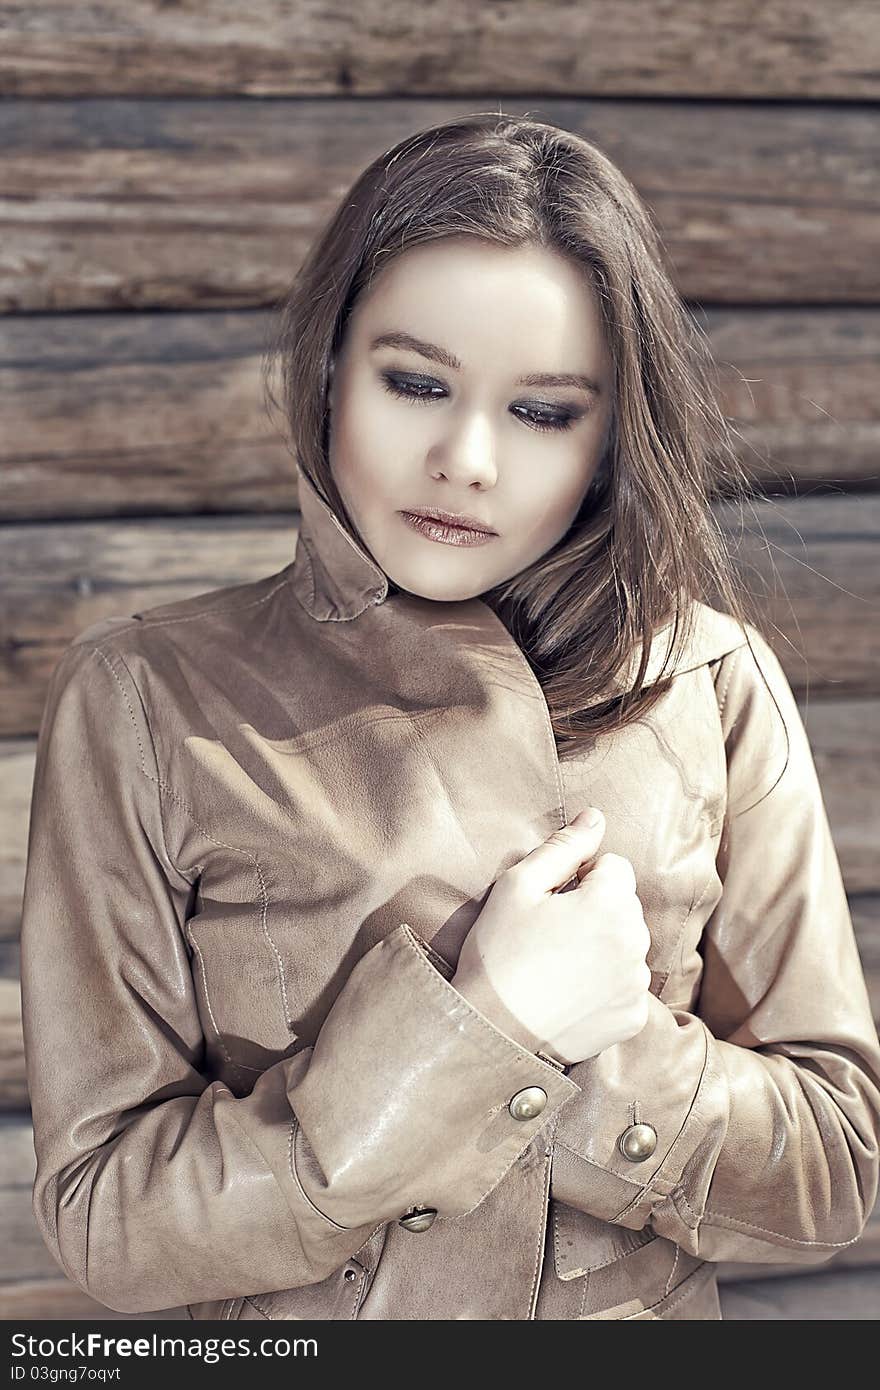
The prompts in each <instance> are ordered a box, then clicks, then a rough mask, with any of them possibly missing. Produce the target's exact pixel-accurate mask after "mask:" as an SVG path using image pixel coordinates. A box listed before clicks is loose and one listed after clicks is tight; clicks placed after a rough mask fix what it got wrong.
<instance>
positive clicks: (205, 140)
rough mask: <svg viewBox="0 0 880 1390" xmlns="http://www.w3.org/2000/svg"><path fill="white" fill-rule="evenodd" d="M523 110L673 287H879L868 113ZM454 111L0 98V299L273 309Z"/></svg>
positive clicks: (879, 188) (735, 292) (18, 305)
mask: <svg viewBox="0 0 880 1390" xmlns="http://www.w3.org/2000/svg"><path fill="white" fill-rule="evenodd" d="M200 64H201V51H200V58H199V65H200ZM481 105H485V103H480V102H479V101H477V102H475V103H474V106H481ZM518 109H521V112H522V113H526V112H528V113H530V114H532V115H537V116H538V118H539V119H542V120H545V121H547V122H549V123H550V124H557V125H561V126H563V127H564V128H566V129H569V130H574V131H576V132H578V133H581V134H583V135H584V136H586V137H587V138H588V139H590V140H591V141H593V142H594V143H595V144H597V145H598V146H599V147H600V148H601V149H602V150H604V151H605V153H607V154H608V155H609V156H610V158H611V159H612V160H614V161H615V162H616V163H617V164H618V165H619V166H620V168H621V169H622V170H623V172H624V174H626V175H627V177H628V178H629V179H630V180H631V181H632V182H633V183H634V184H635V186H636V188H637V189H638V190H639V192H640V193H641V195H642V196H643V198H644V199H645V201H646V203H647V204H648V206H649V208H650V209H651V210H652V212H653V214H654V217H655V219H656V221H657V225H658V228H659V230H660V232H661V235H662V236H663V239H664V241H665V244H666V248H667V251H668V256H669V264H670V267H671V271H672V274H673V276H674V279H675V282H676V284H677V286H678V289H679V291H680V293H681V294H682V295H683V296H684V297H685V299H687V300H689V301H694V302H700V303H709V302H717V303H725V304H730V303H743V302H746V303H760V304H787V303H799V302H802V303H812V304H829V303H835V302H837V303H853V302H857V303H877V302H878V300H880V280H878V277H877V274H876V270H875V263H876V248H877V242H878V224H880V214H878V205H880V164H878V161H877V159H876V149H877V144H878V138H880V110H877V109H874V108H870V107H867V106H852V107H850V106H834V107H828V108H825V107H823V108H816V107H812V106H809V105H788V104H774V103H747V104H743V105H741V106H736V107H730V106H728V105H726V104H713V103H705V104H694V103H689V102H675V101H664V102H651V101H646V102H632V101H613V100H612V101H607V100H597V101H582V100H559V99H556V98H552V99H548V100H545V101H543V102H542V103H541V106H540V107H538V108H536V107H535V106H534V104H533V103H530V102H526V103H515V104H514V114H515V113H516V110H518ZM461 114H462V108H461V103H460V102H458V101H456V102H450V101H445V100H432V99H426V100H402V99H399V98H398V99H390V100H389V99H384V100H378V99H377V100H350V99H348V98H345V97H339V98H337V99H336V100H335V101H334V102H333V103H332V106H328V103H327V102H326V101H314V100H307V99H305V100H297V101H275V102H264V103H255V102H253V101H249V100H247V99H246V98H244V99H240V100H236V99H230V100H221V101H212V100H187V101H180V100H174V99H171V98H169V99H167V100H162V99H160V100H144V101H135V100H132V101H113V100H103V99H97V100H91V99H89V100H87V99H85V98H83V99H82V100H77V101H63V100H59V101H30V100H27V99H23V100H7V101H6V102H3V103H0V188H2V189H3V190H4V196H3V201H2V202H0V244H2V247H3V251H2V257H0V311H5V312H27V311H33V310H40V311H46V310H64V311H70V310H73V309H105V310H107V309H112V310H116V309H120V308H125V307H136V308H149V307H157V308H162V309H172V308H177V309H187V308H223V309H228V308H235V307H245V306H260V305H270V304H273V303H275V302H276V300H277V299H278V297H279V296H280V295H281V294H282V293H283V292H284V290H285V289H286V288H287V286H288V285H289V283H290V281H291V279H292V277H293V275H294V274H295V272H296V270H297V269H298V267H299V265H300V263H301V261H302V259H303V257H304V255H305V253H306V250H307V249H308V247H309V246H310V245H311V244H312V242H313V240H314V238H315V236H316V234H317V233H318V231H319V229H320V228H321V227H322V226H323V224H324V223H325V222H326V220H327V218H328V216H329V215H330V213H331V211H332V210H333V208H334V207H335V206H336V204H337V203H338V201H339V199H340V198H341V197H342V196H343V194H344V193H345V191H346V189H347V188H348V187H350V185H351V184H352V182H353V181H354V179H355V178H356V177H357V175H358V174H359V173H360V172H361V170H362V169H363V168H364V167H365V166H366V165H367V164H368V163H370V162H371V161H372V160H373V159H374V158H376V157H377V156H379V155H381V154H382V153H383V152H384V151H386V150H388V149H389V148H390V147H391V146H392V145H394V144H396V143H397V141H399V140H400V139H402V138H403V137H404V136H407V135H410V134H412V133H413V132H414V131H415V130H417V129H421V128H424V127H427V126H431V125H434V124H436V123H438V122H441V121H444V120H447V119H449V118H451V117H458V116H460V115H461Z"/></svg>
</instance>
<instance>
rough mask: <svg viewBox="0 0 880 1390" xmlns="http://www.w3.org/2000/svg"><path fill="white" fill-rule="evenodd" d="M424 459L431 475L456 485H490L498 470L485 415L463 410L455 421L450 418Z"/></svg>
mask: <svg viewBox="0 0 880 1390" xmlns="http://www.w3.org/2000/svg"><path fill="white" fill-rule="evenodd" d="M427 462H428V467H429V471H430V473H431V475H432V476H433V477H435V478H436V477H438V476H441V475H442V476H443V477H445V478H446V479H448V481H449V482H450V483H454V484H456V485H457V486H458V487H461V488H467V487H471V486H473V485H474V484H477V485H478V486H479V487H481V488H487V487H494V485H495V483H496V482H497V479H498V470H497V468H496V465H495V445H494V441H493V439H492V430H491V427H490V425H489V422H488V421H487V419H486V416H485V415H484V414H483V413H481V412H479V411H472V412H468V413H464V414H463V415H462V416H461V417H460V418H459V420H458V421H457V422H454V421H452V420H451V419H450V422H449V428H448V429H447V431H446V433H445V434H444V436H443V439H442V440H441V441H439V442H437V443H435V444H434V445H433V447H432V448H431V449H430V450H429V452H428V460H427Z"/></svg>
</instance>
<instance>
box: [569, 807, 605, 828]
mask: <svg viewBox="0 0 880 1390" xmlns="http://www.w3.org/2000/svg"><path fill="white" fill-rule="evenodd" d="M575 820H576V821H577V822H578V823H579V824H580V825H584V826H586V828H587V829H588V830H593V829H595V827H596V826H597V825H599V823H600V822H601V820H602V812H601V811H599V810H597V809H596V807H595V806H588V807H587V808H586V810H584V811H578V813H577V815H576V816H575Z"/></svg>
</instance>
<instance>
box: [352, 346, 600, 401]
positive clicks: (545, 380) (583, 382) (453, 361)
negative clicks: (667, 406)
mask: <svg viewBox="0 0 880 1390" xmlns="http://www.w3.org/2000/svg"><path fill="white" fill-rule="evenodd" d="M383 347H396V348H402V349H403V350H404V351H409V352H417V353H418V354H419V356H420V357H427V358H428V359H429V361H431V362H439V364H440V366H441V367H449V369H450V370H451V371H454V372H457V371H458V370H459V368H460V367H461V363H460V362H459V360H458V358H457V357H453V355H452V353H451V352H447V351H446V349H445V348H442V347H437V345H436V343H425V342H423V341H422V339H421V338H414V337H413V336H412V334H411V333H380V334H379V337H378V338H374V339H373V341H372V342H371V343H370V351H371V352H372V351H373V350H374V349H376V348H383ZM516 384H517V386H579V387H581V389H582V390H584V391H589V392H590V394H591V395H594V396H601V394H602V388H601V386H599V384H598V383H597V382H596V381H594V380H593V378H592V377H590V376H584V375H583V374H582V373H580V372H563V373H561V374H556V373H554V372H530V373H529V375H528V376H521V377H519V378H518V379H517V382H516Z"/></svg>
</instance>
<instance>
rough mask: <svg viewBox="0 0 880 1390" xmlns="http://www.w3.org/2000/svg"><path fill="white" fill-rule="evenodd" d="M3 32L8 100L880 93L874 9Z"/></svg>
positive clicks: (650, 11) (815, 4)
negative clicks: (108, 95) (239, 95)
mask: <svg viewBox="0 0 880 1390" xmlns="http://www.w3.org/2000/svg"><path fill="white" fill-rule="evenodd" d="M243 14H244V15H246V18H245V19H244V22H243ZM0 29H2V30H3V34H4V46H3V50H2V53H0V91H3V92H5V93H7V94H8V93H28V94H33V95H44V96H46V95H53V96H73V95H82V96H88V95H91V94H98V93H113V94H117V93H118V94H123V95H136V94H138V93H141V92H147V93H151V94H156V95H158V94H160V93H166V94H170V93H179V94H181V95H195V94H210V93H216V94H230V93H239V92H242V93H249V94H251V95H254V96H267V95H276V94H277V95H287V96H294V95H300V94H303V93H308V94H311V95H321V96H339V95H350V94H355V93H362V94H371V95H372V94H377V95H387V94H389V93H395V94H397V95H400V96H402V95H420V94H425V93H434V94H439V93H447V94H451V93H460V94H461V95H462V96H466V95H470V93H472V92H474V91H478V92H483V93H485V94H486V95H489V94H495V93H499V94H502V95H504V96H509V95H515V94H516V95H518V94H522V95H525V96H530V95H531V94H532V93H534V92H540V93H552V92H559V93H564V94H566V95H576V94H581V95H587V94H594V93H603V94H606V95H623V96H645V95H651V96H660V95H672V96H684V95H690V96H709V97H739V96H748V97H803V98H806V99H813V98H817V97H836V98H839V99H842V100H860V99H863V98H869V97H877V96H878V95H880V74H878V67H880V26H878V16H877V8H876V6H875V5H874V4H872V3H871V0H847V3H846V4H845V5H838V6H833V5H828V4H827V3H825V2H824V0H767V2H766V3H764V4H762V5H744V4H743V3H742V0H713V3H712V4H711V5H707V4H705V0H676V3H675V4H674V5H670V4H668V3H666V0H617V3H616V4H613V5H607V4H602V3H600V0H578V3H577V4H572V3H571V0H531V2H530V3H525V4H512V5H497V4H496V5H473V4H469V3H467V0H444V3H443V4H442V5H421V6H417V7H415V8H414V7H413V6H411V5H407V4H404V3H402V0H396V3H394V0H392V3H388V0H362V3H361V4H359V5H357V6H354V7H351V8H344V7H340V6H335V5H326V4H314V3H311V0H294V3H290V2H289V0H253V2H252V3H251V4H250V5H249V6H248V7H247V10H246V11H245V12H242V11H240V10H239V9H237V8H235V7H230V5H229V4H228V3H226V0H200V3H199V4H198V5H171V4H168V3H163V0H126V4H125V5H124V6H122V7H120V6H113V5H109V6H108V5H106V4H101V5H99V4H97V3H79V4H77V5H76V6H71V5H70V4H69V3H63V0H43V3H41V4H40V5H39V6H37V7H35V8H34V7H31V8H23V7H22V6H21V4H20V3H18V0H3V3H2V4H0ZM206 35H210V41H209V42H208V41H206ZM62 43H63V50H62V49H61V44H62Z"/></svg>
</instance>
